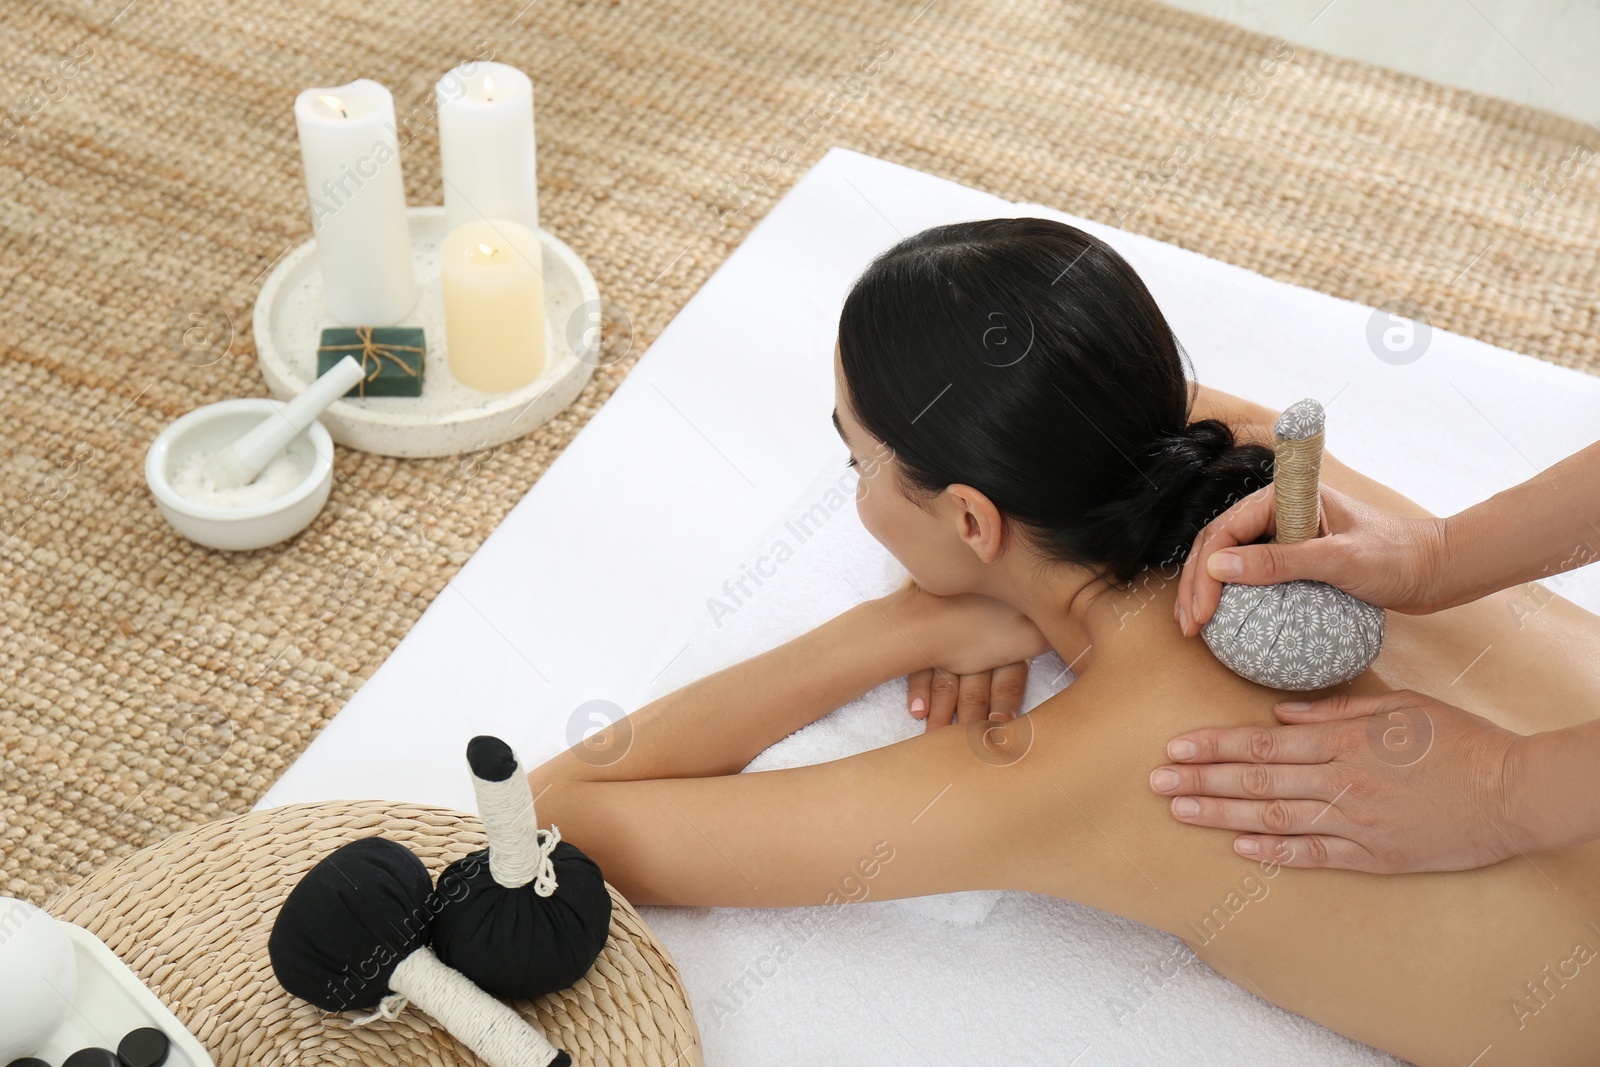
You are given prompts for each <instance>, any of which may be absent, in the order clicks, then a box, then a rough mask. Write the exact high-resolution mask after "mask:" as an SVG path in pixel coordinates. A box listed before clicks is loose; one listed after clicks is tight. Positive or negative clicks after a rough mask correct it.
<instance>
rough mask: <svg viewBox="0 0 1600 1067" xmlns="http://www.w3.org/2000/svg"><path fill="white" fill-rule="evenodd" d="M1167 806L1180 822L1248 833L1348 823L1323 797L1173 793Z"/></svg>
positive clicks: (1333, 829)
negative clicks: (1253, 797)
mask: <svg viewBox="0 0 1600 1067" xmlns="http://www.w3.org/2000/svg"><path fill="white" fill-rule="evenodd" d="M1168 807H1169V808H1170V809H1171V811H1172V817H1173V818H1174V819H1177V820H1178V821H1179V822H1186V823H1192V824H1194V825H1196V826H1214V827H1216V828H1218V829H1220V830H1242V831H1244V832H1246V833H1250V834H1272V835H1276V836H1288V835H1290V834H1309V833H1318V832H1320V833H1324V834H1329V833H1334V834H1336V833H1338V832H1339V831H1340V830H1342V829H1344V828H1345V827H1346V826H1347V825H1348V824H1347V822H1346V820H1345V818H1344V815H1343V813H1342V812H1341V811H1340V810H1339V807H1338V805H1336V804H1332V803H1329V802H1328V801H1325V800H1234V799H1224V798H1222V797H1173V798H1172V803H1171V804H1169V805H1168Z"/></svg>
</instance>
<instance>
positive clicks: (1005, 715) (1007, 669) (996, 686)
mask: <svg viewBox="0 0 1600 1067" xmlns="http://www.w3.org/2000/svg"><path fill="white" fill-rule="evenodd" d="M993 674H994V677H993V678H991V679H990V680H989V718H991V719H994V720H996V721H998V722H1004V721H1006V720H1008V719H1015V718H1016V717H1017V716H1018V715H1020V714H1021V713H1022V695H1023V693H1024V692H1025V691H1026V690H1027V688H1028V661H1027V660H1021V661H1019V662H1017V663H1007V664H1006V665H1005V666H1004V667H996V668H995V669H994V672H993Z"/></svg>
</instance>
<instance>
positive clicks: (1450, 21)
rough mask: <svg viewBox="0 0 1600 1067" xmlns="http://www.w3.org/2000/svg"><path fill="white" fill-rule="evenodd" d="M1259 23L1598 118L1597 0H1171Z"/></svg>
mask: <svg viewBox="0 0 1600 1067" xmlns="http://www.w3.org/2000/svg"><path fill="white" fill-rule="evenodd" d="M1166 2H1167V3H1169V4H1172V5H1173V6H1174V7H1181V8H1186V9H1188V10H1190V11H1196V12H1199V13H1201V14H1205V15H1210V16H1212V17H1213V18H1218V19H1223V20H1225V21H1228V22H1232V23H1235V24H1237V25H1240V26H1244V27H1245V28H1247V29H1251V30H1255V31H1257V32H1259V33H1267V34H1272V35H1273V36H1276V37H1282V38H1284V39H1285V40H1288V41H1290V42H1291V43H1293V44H1298V45H1305V46H1307V47H1310V48H1316V49H1319V50H1320V51H1324V52H1331V53H1333V54H1334V55H1340V56H1346V57H1348V58H1350V59H1359V60H1364V61H1365V62H1368V63H1375V64H1378V65H1379V66H1384V67H1390V68H1392V69H1394V70H1400V71H1405V72H1406V73H1408V74H1418V75H1421V76H1422V77H1424V78H1429V79H1431V80H1433V81H1436V82H1441V83H1443V84H1445V85H1454V86H1457V87H1459V88H1462V89H1471V90H1473V91H1475V92H1480V93H1487V94H1489V95H1491V96H1498V97H1501V98H1503V99H1506V100H1514V101H1516V102H1518V103H1522V104H1531V105H1533V106H1534V107H1540V108H1544V109H1545V110H1548V111H1554V112H1556V113H1558V114H1562V115H1566V116H1568V117H1570V118H1575V119H1578V120H1580V121H1582V122H1589V123H1596V124H1600V0H1331V2H1330V0H1166Z"/></svg>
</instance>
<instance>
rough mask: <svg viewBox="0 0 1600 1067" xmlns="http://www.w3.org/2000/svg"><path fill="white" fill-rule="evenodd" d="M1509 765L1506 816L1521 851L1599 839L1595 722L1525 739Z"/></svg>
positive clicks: (1599, 724) (1599, 756) (1599, 727)
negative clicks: (1511, 768)
mask: <svg viewBox="0 0 1600 1067" xmlns="http://www.w3.org/2000/svg"><path fill="white" fill-rule="evenodd" d="M1511 763H1512V767H1513V770H1512V774H1511V781H1510V782H1508V783H1507V785H1508V793H1509V795H1508V796H1507V798H1506V804H1507V806H1508V808H1509V810H1508V812H1507V816H1508V819H1509V821H1510V823H1511V836H1512V838H1513V839H1514V840H1515V841H1516V842H1517V844H1518V845H1519V846H1520V847H1521V848H1522V849H1524V850H1525V851H1541V850H1545V849H1552V848H1565V847H1567V846H1569V845H1580V844H1583V843H1584V842H1586V841H1594V840H1600V773H1597V772H1600V719H1597V720H1594V721H1592V722H1585V723H1579V724H1578V725H1577V726H1569V727H1567V728H1566V729H1564V730H1551V731H1549V732H1547V733H1542V734H1531V735H1529V736H1527V737H1524V738H1522V739H1520V740H1518V741H1517V743H1516V745H1515V746H1514V748H1513V751H1512V756H1511Z"/></svg>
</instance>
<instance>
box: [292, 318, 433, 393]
mask: <svg viewBox="0 0 1600 1067" xmlns="http://www.w3.org/2000/svg"><path fill="white" fill-rule="evenodd" d="M367 332H370V336H371V339H372V344H371V346H370V348H369V347H368V346H367V345H366V344H365V343H364V342H363V341H362V338H361V334H362V333H367ZM427 352H428V342H427V340H426V339H425V338H424V337H423V333H422V327H421V326H372V327H367V326H330V327H328V328H327V329H326V330H323V331H322V340H321V342H320V343H319V344H318V345H317V377H319V378H320V377H322V375H324V374H326V373H328V370H329V369H330V368H331V367H332V366H333V365H334V364H335V363H338V362H339V361H340V360H341V359H343V358H344V357H345V356H354V357H355V359H356V362H357V363H360V364H361V365H362V368H363V369H364V370H365V371H366V372H367V380H363V381H359V382H357V383H356V384H355V385H352V386H351V387H350V391H349V392H348V393H345V394H344V395H345V396H421V395H422V357H423V356H425V355H427ZM363 355H364V356H365V358H364V359H363ZM374 369H376V370H377V372H378V373H377V376H376V377H373V375H372V372H373V370H374ZM363 389H365V391H364V392H363Z"/></svg>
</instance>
